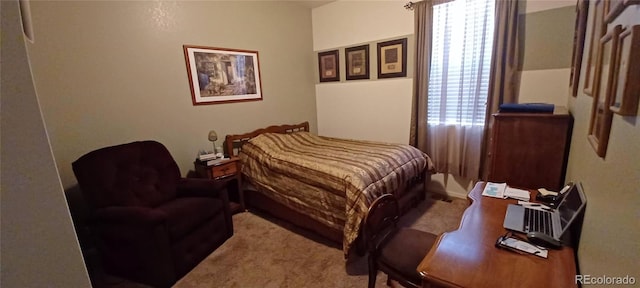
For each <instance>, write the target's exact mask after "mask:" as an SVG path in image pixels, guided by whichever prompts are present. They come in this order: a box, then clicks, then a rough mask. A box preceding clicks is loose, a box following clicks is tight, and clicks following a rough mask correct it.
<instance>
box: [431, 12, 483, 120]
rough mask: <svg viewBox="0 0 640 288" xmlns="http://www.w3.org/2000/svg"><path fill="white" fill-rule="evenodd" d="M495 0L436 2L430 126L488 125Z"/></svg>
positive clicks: (433, 31)
mask: <svg viewBox="0 0 640 288" xmlns="http://www.w3.org/2000/svg"><path fill="white" fill-rule="evenodd" d="M494 10H495V0H455V1H452V2H448V3H445V4H439V5H435V6H433V28H432V29H433V30H432V35H433V36H432V37H433V39H432V51H431V70H430V78H429V92H428V93H429V94H428V100H427V102H428V110H427V122H428V123H429V125H441V124H445V125H461V126H484V120H485V113H486V102H487V94H488V90H489V73H490V65H491V53H492V47H493V32H494V31H493V30H494V18H495V17H494V14H495V13H494Z"/></svg>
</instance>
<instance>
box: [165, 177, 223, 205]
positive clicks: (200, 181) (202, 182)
mask: <svg viewBox="0 0 640 288" xmlns="http://www.w3.org/2000/svg"><path fill="white" fill-rule="evenodd" d="M177 196H178V197H194V196H195V197H216V198H220V199H222V200H224V201H225V202H228V201H229V196H228V195H227V192H226V190H225V188H224V184H221V183H220V182H217V181H213V180H211V179H206V178H181V179H180V181H179V182H178V187H177Z"/></svg>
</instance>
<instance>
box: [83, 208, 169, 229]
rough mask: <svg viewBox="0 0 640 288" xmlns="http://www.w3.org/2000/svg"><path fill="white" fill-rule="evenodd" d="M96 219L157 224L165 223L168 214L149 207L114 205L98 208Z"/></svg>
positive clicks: (99, 220)
mask: <svg viewBox="0 0 640 288" xmlns="http://www.w3.org/2000/svg"><path fill="white" fill-rule="evenodd" d="M93 216H94V221H97V222H100V223H109V224H134V225H156V224H160V223H164V222H165V219H166V218H167V215H166V214H165V213H164V212H162V211H159V210H154V209H151V208H147V207H124V206H112V207H106V208H101V209H97V210H96V211H95V212H94V214H93Z"/></svg>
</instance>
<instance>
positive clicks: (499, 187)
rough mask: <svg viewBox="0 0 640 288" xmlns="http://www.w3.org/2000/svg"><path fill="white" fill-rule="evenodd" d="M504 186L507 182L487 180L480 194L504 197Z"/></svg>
mask: <svg viewBox="0 0 640 288" xmlns="http://www.w3.org/2000/svg"><path fill="white" fill-rule="evenodd" d="M506 188H507V183H494V182H487V184H486V185H485V186H484V190H482V196H489V197H495V198H504V191H505V189H506Z"/></svg>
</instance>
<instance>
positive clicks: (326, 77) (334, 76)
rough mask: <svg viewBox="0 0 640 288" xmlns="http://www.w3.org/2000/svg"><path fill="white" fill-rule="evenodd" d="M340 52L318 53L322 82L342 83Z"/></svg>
mask: <svg viewBox="0 0 640 288" xmlns="http://www.w3.org/2000/svg"><path fill="white" fill-rule="evenodd" d="M339 60H340V58H339V56H338V50H331V51H326V52H320V53H318V69H319V73H320V74H319V75H320V82H330V81H340V68H339V67H338V63H340V61H339Z"/></svg>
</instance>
